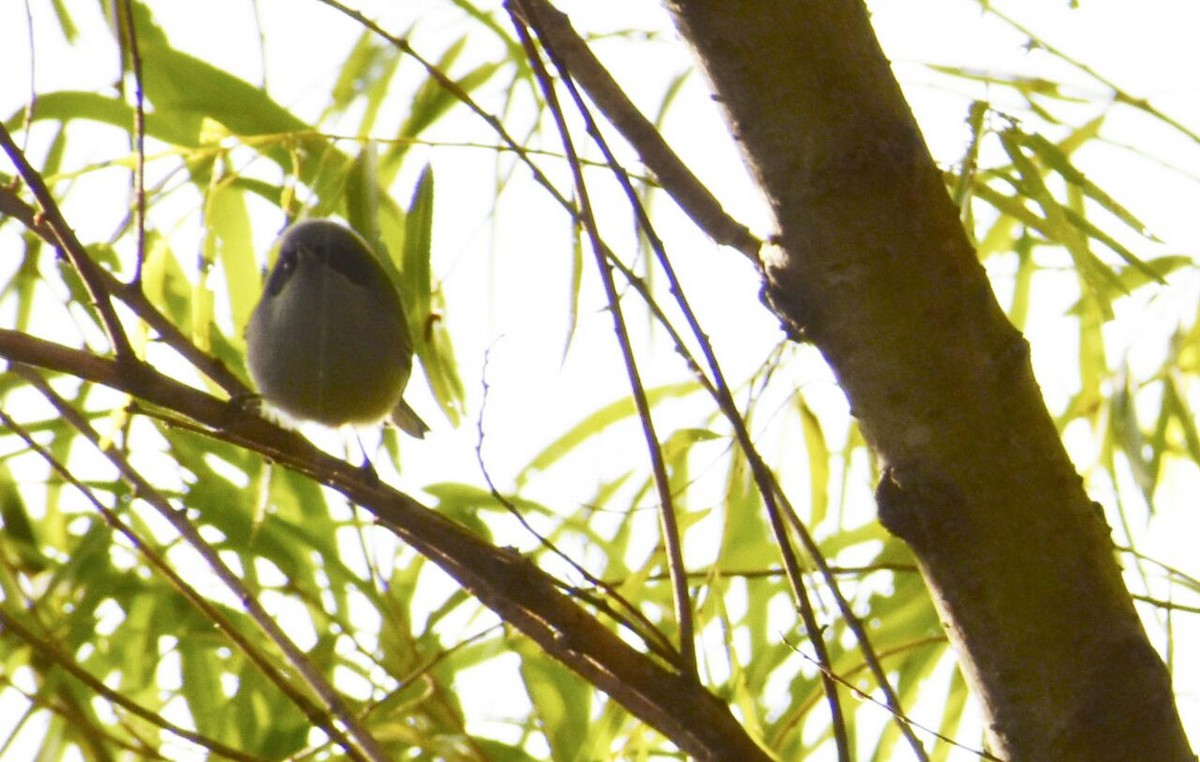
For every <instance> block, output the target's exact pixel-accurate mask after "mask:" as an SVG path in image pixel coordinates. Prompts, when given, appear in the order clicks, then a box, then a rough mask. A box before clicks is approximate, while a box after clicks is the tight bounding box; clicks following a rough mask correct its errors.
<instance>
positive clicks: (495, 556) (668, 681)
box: [0, 329, 768, 760]
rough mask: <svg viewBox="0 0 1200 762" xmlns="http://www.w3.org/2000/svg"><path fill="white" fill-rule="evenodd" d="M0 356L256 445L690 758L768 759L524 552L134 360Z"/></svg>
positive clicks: (55, 349) (5, 346) (55, 351)
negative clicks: (367, 516) (339, 499)
mask: <svg viewBox="0 0 1200 762" xmlns="http://www.w3.org/2000/svg"><path fill="white" fill-rule="evenodd" d="M0 357H4V358H7V359H9V360H10V361H13V362H20V363H25V364H27V365H32V366H36V367H41V368H45V369H48V370H54V371H58V372H61V373H66V374H69V375H72V376H75V377H77V378H80V379H84V380H87V381H91V382H94V383H98V384H103V385H105V386H109V387H111V388H114V389H118V390H120V391H123V392H126V393H128V394H131V395H133V396H135V397H137V398H139V399H142V400H145V401H147V402H149V403H151V404H154V405H158V406H160V407H162V408H164V409H167V410H171V411H173V412H174V413H175V414H178V415H181V416H186V417H187V418H189V419H191V420H193V421H196V422H198V423H199V424H201V425H202V427H203V428H204V429H205V430H206V432H207V433H208V434H209V435H211V436H214V437H218V438H221V439H224V440H226V441H229V442H232V443H234V444H237V445H239V446H243V447H247V448H250V449H253V450H255V451H257V452H260V453H262V454H263V455H265V456H267V457H269V458H271V459H272V460H274V461H276V462H278V463H280V464H282V465H284V466H286V467H288V468H291V469H293V470H296V471H298V472H300V473H303V474H306V475H308V476H310V477H312V478H313V479H315V480H317V481H319V482H321V483H322V484H326V485H328V486H330V487H332V488H334V489H336V490H338V491H339V492H341V493H342V494H343V495H345V496H346V497H348V498H349V499H350V500H353V501H354V502H355V503H357V504H359V505H361V506H363V507H364V508H366V509H367V510H369V511H371V512H372V513H374V514H375V516H376V517H377V518H378V520H379V522H380V523H381V524H382V525H384V526H385V527H387V528H388V529H390V530H391V531H393V532H395V533H396V534H397V535H398V536H399V537H400V538H401V539H403V540H404V541H405V542H407V543H408V544H410V545H411V546H412V547H413V548H414V549H416V550H417V551H418V552H419V553H421V554H422V555H424V556H426V557H427V558H429V559H431V560H432V561H433V562H434V563H436V564H438V566H440V567H441V568H442V569H443V570H444V571H446V573H447V574H449V575H450V576H451V577H453V578H454V579H455V580H456V581H457V582H458V583H459V584H460V585H462V586H463V588H464V589H466V590H467V591H468V592H470V593H471V594H473V595H475V596H476V597H477V598H478V599H479V600H480V601H481V602H482V603H484V604H485V605H486V606H488V607H489V608H491V609H492V610H494V611H495V612H496V613H497V614H498V615H499V616H500V617H501V618H502V619H504V621H506V622H507V623H508V624H510V625H511V626H513V627H515V628H517V629H518V630H520V631H521V632H522V633H524V634H525V635H526V636H527V637H529V638H530V639H531V640H533V641H534V642H536V643H537V644H538V645H539V646H540V647H541V648H543V649H544V650H545V651H546V652H547V653H549V654H550V655H552V656H554V657H555V658H556V659H558V660H559V661H561V662H563V663H564V664H566V665H567V666H568V667H570V668H571V669H573V670H575V671H576V672H578V673H579V674H580V675H582V676H583V677H584V678H586V679H587V680H588V681H589V682H591V683H592V684H593V685H595V686H596V687H598V688H599V689H601V690H603V691H605V692H606V693H608V694H609V695H610V696H612V697H613V698H614V699H615V700H617V701H618V702H620V703H621V704H622V705H623V706H625V707H626V708H627V709H628V710H629V711H630V712H632V713H633V714H634V715H635V716H637V717H638V718H640V719H641V720H643V721H644V722H646V723H648V724H650V725H652V726H653V727H655V728H657V729H658V730H659V731H660V732H661V733H663V735H665V736H666V737H668V738H670V739H671V740H672V741H673V742H674V743H675V744H676V745H678V746H679V748H680V749H682V750H684V751H685V752H686V753H687V754H689V755H691V756H693V757H695V758H697V759H703V760H718V759H729V760H766V759H767V758H768V757H767V755H766V754H765V753H764V752H763V750H762V749H761V748H759V747H758V745H757V744H756V743H755V742H754V741H753V740H752V739H751V738H750V737H749V736H748V735H747V734H746V731H745V729H744V728H743V727H742V726H741V725H739V724H738V722H737V721H736V720H735V719H734V717H733V715H732V714H731V713H730V712H729V708H728V706H726V704H725V703H724V702H723V701H721V700H720V699H718V698H717V697H715V696H713V695H712V694H711V693H709V692H708V691H706V690H705V689H704V687H703V686H702V685H701V684H700V683H699V682H697V681H696V680H695V679H694V678H693V677H690V676H688V675H685V674H682V673H680V672H678V671H676V670H673V669H670V668H668V667H666V666H664V665H663V664H662V663H661V662H658V661H656V660H654V659H652V658H650V657H649V656H647V655H646V654H644V653H642V652H640V651H637V650H636V649H634V648H632V647H631V646H630V645H628V644H627V643H625V642H624V641H623V640H621V638H620V637H619V636H618V635H617V634H615V633H614V632H612V631H611V630H610V629H608V628H607V627H605V626H604V625H602V624H601V623H600V622H599V621H598V620H597V619H596V618H595V617H593V616H592V615H591V614H589V613H588V612H587V611H586V610H585V609H584V608H582V607H581V606H579V605H578V604H577V603H576V602H575V601H573V600H572V599H571V598H569V597H568V596H567V595H565V594H563V592H562V591H561V590H560V589H559V587H558V584H557V582H556V581H555V580H554V578H553V577H550V576H549V575H547V574H546V573H545V572H543V571H541V570H540V569H538V568H537V567H536V566H535V565H534V564H533V563H532V562H530V561H529V560H528V559H526V558H524V557H523V556H521V555H520V554H518V553H515V552H513V551H512V550H509V549H505V548H497V547H495V546H493V545H491V544H489V543H488V542H486V541H485V540H483V539H481V538H479V537H477V536H476V535H474V534H471V533H470V532H468V531H467V530H465V529H464V528H463V527H461V526H459V525H457V524H455V523H454V522H452V521H450V520H449V519H446V518H444V517H443V516H441V515H440V514H438V513H436V512H434V511H432V510H430V509H428V508H426V507H425V506H423V505H421V504H420V503H418V502H417V501H415V500H413V499H412V498H410V497H408V496H407V495H404V494H402V493H400V492H397V491H396V490H394V489H392V488H391V487H389V486H388V485H386V484H383V483H381V482H379V480H378V479H377V478H371V477H370V476H369V475H368V474H365V473H364V472H363V471H362V469H359V468H356V467H354V466H351V465H350V464H348V463H346V462H345V461H342V460H339V459H337V458H334V457H332V456H329V455H327V454H325V453H323V452H321V451H320V450H319V449H317V448H316V447H314V446H313V445H312V444H311V443H309V442H308V441H307V440H305V439H304V438H302V437H300V436H299V435H297V434H294V433H292V432H289V431H285V430H283V429H280V428H278V427H277V426H275V425H273V424H271V423H269V422H267V421H266V420H264V419H262V418H260V417H258V416H256V415H253V414H251V413H248V412H246V411H245V410H243V409H241V408H240V407H239V406H238V405H236V404H232V403H229V402H226V401H223V400H220V399H217V398H215V397H212V396H210V395H208V394H205V393H203V392H201V391H198V390H196V389H193V388H191V387H189V386H187V385H185V384H182V383H180V382H179V381H176V380H175V379H173V378H169V377H167V376H164V375H162V374H161V373H159V372H158V371H156V370H155V369H154V368H152V367H150V366H148V365H144V364H141V363H117V362H116V361H113V360H108V359H105V358H102V357H98V356H96V355H93V354H91V353H88V352H85V351H81V350H77V349H72V348H69V347H65V346H62V345H59V344H54V343H51V342H47V341H43V340H41V339H37V338H34V337H32V336H29V335H26V334H23V333H19V332H16V331H9V330H2V329H0Z"/></svg>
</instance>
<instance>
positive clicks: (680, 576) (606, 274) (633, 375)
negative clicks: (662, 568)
mask: <svg viewBox="0 0 1200 762" xmlns="http://www.w3.org/2000/svg"><path fill="white" fill-rule="evenodd" d="M504 7H505V9H507V10H508V12H509V14H510V15H511V16H512V19H513V24H514V26H515V27H516V30H517V34H518V36H519V37H520V39H521V44H522V45H523V46H524V47H525V52H526V56H527V57H528V59H529V63H530V65H531V66H532V68H533V71H534V75H535V76H536V77H537V79H538V81H539V84H540V85H541V88H542V93H543V95H544V96H545V98H546V104H547V106H548V108H549V110H550V113H551V114H552V115H553V117H554V121H555V123H556V124H557V126H558V131H559V135H560V136H561V138H562V143H563V150H564V151H565V152H566V155H567V163H568V164H569V166H570V167H571V175H572V177H573V178H574V181H575V192H576V195H577V196H578V197H579V209H580V214H581V216H582V217H583V223H584V227H585V229H586V230H587V232H588V238H589V240H590V241H591V244H592V252H593V254H594V255H595V258H596V269H597V270H598V271H599V275H600V279H601V282H602V283H603V284H604V292H605V297H606V298H607V301H608V308H609V310H610V311H611V313H612V319H613V331H614V333H615V334H616V336H617V342H618V344H619V345H620V348H621V355H622V359H623V360H624V363H625V370H626V372H627V374H628V376H629V386H630V389H631V392H632V395H633V401H634V406H635V407H636V408H637V411H638V418H639V419H640V420H641V422H642V433H643V434H644V435H645V439H646V446H647V448H648V449H649V455H650V464H651V470H652V471H653V473H654V484H655V487H656V488H657V490H658V499H659V505H660V510H659V517H660V519H661V523H662V529H663V544H664V546H665V548H666V555H667V569H668V571H669V572H670V574H671V582H672V588H673V592H674V599H675V616H676V619H677V621H678V623H679V648H680V655H681V656H682V657H683V660H684V664H685V665H687V668H688V669H689V670H690V671H691V673H692V674H693V675H696V676H698V669H697V664H696V643H695V627H694V624H693V621H692V601H691V594H690V592H689V590H688V585H687V570H686V568H685V567H684V564H683V547H682V538H681V536H680V533H679V524H678V519H677V518H676V516H675V501H674V498H673V496H672V495H671V485H670V480H669V478H668V476H667V466H666V462H665V460H664V459H663V454H662V447H661V445H660V444H659V441H658V435H657V434H656V433H655V430H654V419H653V417H652V416H651V412H650V403H649V401H648V400H647V399H646V390H645V387H644V386H643V385H642V379H641V375H640V373H639V372H638V369H637V358H636V357H635V356H634V353H633V344H632V342H631V341H630V339H629V332H628V330H627V328H626V326H625V318H624V315H623V313H622V310H621V300H620V295H619V294H618V293H617V286H616V282H615V281H614V280H613V276H612V267H611V266H610V265H609V263H608V258H607V257H606V256H605V253H604V249H603V247H602V246H601V244H600V231H599V229H598V228H597V226H596V219H595V217H594V215H593V214H592V208H591V202H590V200H589V196H588V190H587V184H586V183H585V182H584V179H583V172H582V169H581V168H580V164H579V161H578V158H577V154H576V152H575V146H574V143H573V142H572V141H571V136H570V131H569V130H568V128H567V124H566V120H565V119H564V117H563V111H562V107H561V105H560V104H559V102H558V97H557V96H556V95H555V92H554V86H553V83H552V82H551V79H550V74H549V72H547V71H546V69H545V67H544V66H543V65H542V62H541V59H540V57H539V56H538V53H537V49H536V48H535V47H534V45H533V40H532V39H531V38H530V37H529V32H528V29H527V28H526V26H525V23H524V22H523V21H522V19H521V17H520V16H519V15H518V14H517V13H516V12H515V10H514V9H513V4H512V3H511V2H505V4H504Z"/></svg>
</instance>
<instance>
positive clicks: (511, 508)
mask: <svg viewBox="0 0 1200 762" xmlns="http://www.w3.org/2000/svg"><path fill="white" fill-rule="evenodd" d="M490 357H491V351H490V350H489V351H488V352H485V353H484V355H483V369H482V371H481V375H482V378H483V381H482V385H483V398H482V402H480V404H479V416H478V418H476V421H475V430H476V439H475V461H476V463H478V464H479V472H480V473H481V474H482V475H483V480H484V482H485V483H486V484H487V486H488V490H489V491H490V492H491V493H492V497H493V498H494V499H495V500H496V502H498V503H500V505H502V506H504V508H505V510H507V511H508V512H509V513H510V514H512V516H513V517H514V518H515V519H516V520H517V522H518V523H520V525H521V527H522V528H523V529H524V530H525V531H526V532H528V533H529V534H530V535H531V536H533V538H534V539H536V540H537V542H538V543H539V544H540V545H542V546H543V547H544V548H546V549H547V550H548V551H550V552H551V553H553V554H554V555H555V556H557V557H558V558H559V559H560V560H562V561H563V563H565V564H567V565H568V566H570V567H571V568H572V569H574V570H575V572H576V573H577V574H579V575H580V576H581V577H583V578H584V580H585V581H586V582H587V583H588V584H590V585H593V586H594V587H595V588H596V589H598V590H601V591H603V592H604V594H605V595H607V596H609V597H611V598H612V599H613V600H615V601H617V604H618V605H619V607H620V609H621V611H622V612H623V614H618V613H617V612H616V611H615V610H613V609H612V607H611V606H609V605H608V604H607V603H606V602H605V601H604V600H603V599H600V598H597V597H596V596H595V595H593V594H592V592H591V591H589V590H583V589H581V588H579V587H577V586H572V587H570V588H568V587H567V586H566V585H565V584H564V585H563V586H562V587H563V589H564V590H567V589H569V590H570V592H571V593H572V594H574V595H577V596H580V597H582V598H583V599H585V600H586V601H588V603H591V604H592V605H593V606H596V607H597V608H599V609H601V610H602V611H604V612H605V613H607V614H608V615H609V616H611V617H612V618H613V620H614V621H616V622H620V623H621V624H623V625H625V626H626V627H628V628H629V629H630V630H631V631H632V632H635V633H637V635H638V637H640V638H642V641H643V642H644V643H645V644H646V647H647V648H649V649H650V650H651V651H652V652H654V653H656V654H658V655H659V656H661V657H662V658H663V659H666V660H667V661H669V662H670V663H672V664H674V665H675V666H677V667H682V666H684V665H683V664H682V663H681V661H680V656H679V651H677V650H676V649H675V648H674V647H673V646H672V645H671V643H670V642H669V641H668V640H667V639H666V637H665V636H664V635H663V633H662V631H661V630H659V629H658V628H657V627H655V626H654V623H653V622H651V621H650V619H649V618H648V617H647V616H646V615H645V614H644V613H642V611H641V610H640V609H638V607H637V606H634V605H633V604H632V603H630V602H629V601H628V600H626V598H625V596H623V595H621V593H620V592H619V591H618V590H617V589H616V586H615V585H611V584H609V583H608V582H606V581H605V580H603V579H600V578H599V577H597V576H596V575H594V574H592V573H591V572H590V571H588V570H587V569H586V568H584V566H583V565H582V564H580V563H579V562H578V561H576V560H575V559H574V558H571V556H570V555H568V554H567V553H564V552H563V551H562V550H560V549H559V547H558V545H556V544H555V543H554V541H553V540H551V539H550V538H548V537H546V536H545V535H543V534H542V533H541V532H539V531H537V530H536V529H534V528H533V525H532V524H530V523H529V520H528V519H526V518H525V515H524V514H523V513H521V512H520V511H519V510H517V506H515V505H513V502H512V501H511V500H509V499H508V498H507V497H505V496H504V495H502V494H501V493H500V490H499V489H497V488H496V483H495V482H494V481H493V480H492V474H491V472H490V471H489V470H488V467H487V463H486V461H485V460H484V457H483V442H484V439H485V435H484V430H483V421H484V417H485V415H486V413H487V401H488V392H489V389H490V387H489V386H488V381H487V372H488V362H489V360H490Z"/></svg>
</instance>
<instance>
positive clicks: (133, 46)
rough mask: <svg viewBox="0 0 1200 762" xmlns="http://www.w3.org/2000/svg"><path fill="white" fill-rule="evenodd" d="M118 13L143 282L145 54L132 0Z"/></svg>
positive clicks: (137, 279)
mask: <svg viewBox="0 0 1200 762" xmlns="http://www.w3.org/2000/svg"><path fill="white" fill-rule="evenodd" d="M119 4H120V9H119V11H118V12H119V14H120V17H121V20H120V29H121V30H122V32H123V33H124V34H123V35H122V37H123V38H124V42H125V44H126V46H127V47H128V50H129V64H130V67H131V68H132V69H133V107H134V108H133V139H134V155H135V157H136V163H135V164H134V170H133V192H134V226H135V229H136V231H137V232H136V236H137V243H136V246H137V265H136V267H135V269H134V273H133V282H134V283H138V284H140V283H141V282H142V266H143V265H144V264H145V261H146V104H145V93H144V91H143V88H142V56H141V53H140V52H139V51H138V41H137V27H136V26H135V25H134V23H133V3H132V0H120V3H119Z"/></svg>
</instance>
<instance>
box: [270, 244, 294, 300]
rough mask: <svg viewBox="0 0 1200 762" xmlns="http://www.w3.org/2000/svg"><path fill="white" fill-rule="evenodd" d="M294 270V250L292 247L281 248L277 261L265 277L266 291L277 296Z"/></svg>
mask: <svg viewBox="0 0 1200 762" xmlns="http://www.w3.org/2000/svg"><path fill="white" fill-rule="evenodd" d="M294 272H296V252H295V251H294V250H292V249H283V250H281V251H280V252H279V261H278V262H276V263H275V267H274V269H272V270H271V275H270V276H269V277H268V278H267V293H268V294H269V295H271V296H278V295H279V292H281V291H283V289H284V287H285V286H286V285H287V282H288V280H290V279H291V277H292V273H294Z"/></svg>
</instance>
